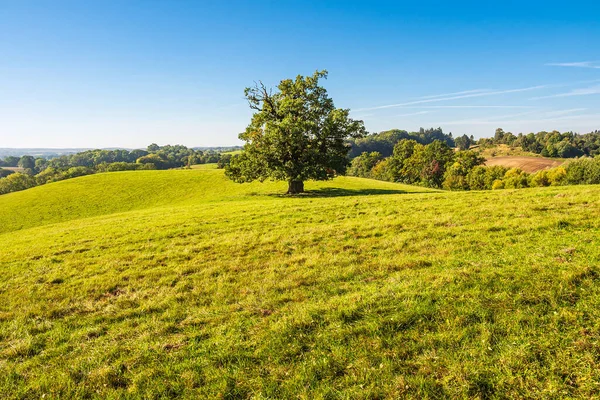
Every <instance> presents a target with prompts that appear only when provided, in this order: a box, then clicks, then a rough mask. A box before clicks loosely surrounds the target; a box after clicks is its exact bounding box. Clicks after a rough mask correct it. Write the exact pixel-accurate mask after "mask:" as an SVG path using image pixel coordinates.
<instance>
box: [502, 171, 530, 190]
mask: <svg viewBox="0 0 600 400" xmlns="http://www.w3.org/2000/svg"><path fill="white" fill-rule="evenodd" d="M502 181H503V182H504V188H505V189H521V188H525V187H528V186H529V185H528V174H527V173H526V172H524V171H522V170H521V169H519V168H511V169H509V170H508V171H506V174H504V178H503V179H502Z"/></svg>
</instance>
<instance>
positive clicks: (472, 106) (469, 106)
mask: <svg viewBox="0 0 600 400" xmlns="http://www.w3.org/2000/svg"><path fill="white" fill-rule="evenodd" d="M399 108H428V109H429V108H435V109H439V108H540V107H539V106H478V105H463V106H406V107H399Z"/></svg>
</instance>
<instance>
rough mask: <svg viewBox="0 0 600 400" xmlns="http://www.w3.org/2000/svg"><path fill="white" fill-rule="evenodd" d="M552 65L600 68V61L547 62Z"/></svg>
mask: <svg viewBox="0 0 600 400" xmlns="http://www.w3.org/2000/svg"><path fill="white" fill-rule="evenodd" d="M546 65H548V66H552V67H572V68H593V69H600V63H599V62H597V61H579V62H566V63H548V64H546Z"/></svg>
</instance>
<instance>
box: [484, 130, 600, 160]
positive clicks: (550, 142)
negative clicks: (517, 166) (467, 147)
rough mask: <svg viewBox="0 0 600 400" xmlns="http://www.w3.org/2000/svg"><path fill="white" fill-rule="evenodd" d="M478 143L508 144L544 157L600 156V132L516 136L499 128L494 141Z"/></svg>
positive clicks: (488, 144)
mask: <svg viewBox="0 0 600 400" xmlns="http://www.w3.org/2000/svg"><path fill="white" fill-rule="evenodd" d="M477 143H478V144H479V145H481V146H484V147H489V146H493V145H498V144H507V145H510V146H513V147H521V148H522V149H523V150H525V151H528V152H532V153H535V154H540V155H542V156H544V157H560V158H575V157H581V156H583V155H587V156H594V155H596V154H600V131H594V132H590V133H586V134H576V133H573V132H565V133H560V132H558V131H552V132H546V131H542V132H538V133H535V134H534V133H529V134H527V135H524V134H522V133H519V134H518V135H517V136H515V135H513V134H512V133H510V132H508V133H505V132H504V131H503V130H502V129H500V128H498V129H496V133H495V135H494V137H493V138H492V139H486V138H482V139H480V140H479V141H478V142H477Z"/></svg>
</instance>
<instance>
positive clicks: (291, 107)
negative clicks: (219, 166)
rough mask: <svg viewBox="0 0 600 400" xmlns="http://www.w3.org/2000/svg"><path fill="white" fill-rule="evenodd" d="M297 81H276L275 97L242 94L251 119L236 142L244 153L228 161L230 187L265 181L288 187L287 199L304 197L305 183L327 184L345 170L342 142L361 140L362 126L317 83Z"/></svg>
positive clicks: (254, 90) (251, 91)
mask: <svg viewBox="0 0 600 400" xmlns="http://www.w3.org/2000/svg"><path fill="white" fill-rule="evenodd" d="M321 78H327V71H325V70H323V71H316V72H315V73H314V74H313V75H312V76H306V77H304V76H301V75H298V76H297V77H296V79H285V80H282V81H281V82H280V83H279V85H278V86H277V89H278V90H277V91H276V92H273V91H272V90H269V89H267V87H266V86H265V85H264V84H263V83H262V82H259V83H258V84H256V85H255V86H254V87H249V88H246V89H245V91H244V94H245V96H246V99H247V100H248V104H249V106H250V108H251V109H252V110H254V111H255V112H254V114H253V116H252V119H251V121H250V124H249V125H248V127H247V128H246V131H245V132H243V133H241V134H240V135H239V138H240V139H241V140H243V141H245V142H246V144H245V146H244V151H243V152H242V153H241V154H238V155H235V156H233V157H232V159H231V162H230V164H229V166H227V167H226V174H227V176H228V177H229V178H230V179H232V180H233V181H235V182H240V183H241V182H250V181H254V180H259V181H264V180H265V179H273V180H281V181H287V182H288V193H289V194H295V193H301V192H303V191H304V181H306V180H327V179H331V178H333V177H334V176H335V175H336V174H343V173H344V172H345V171H346V168H347V166H348V163H349V160H348V157H347V155H348V151H349V150H350V146H349V145H348V144H347V140H348V139H351V138H359V137H362V136H364V135H365V134H366V131H365V128H364V125H363V122H362V121H360V120H353V119H351V118H350V117H349V113H350V110H348V109H341V108H335V106H334V103H333V100H332V99H331V98H330V97H329V96H328V95H327V91H326V90H325V88H323V87H322V86H320V85H319V79H321Z"/></svg>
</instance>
